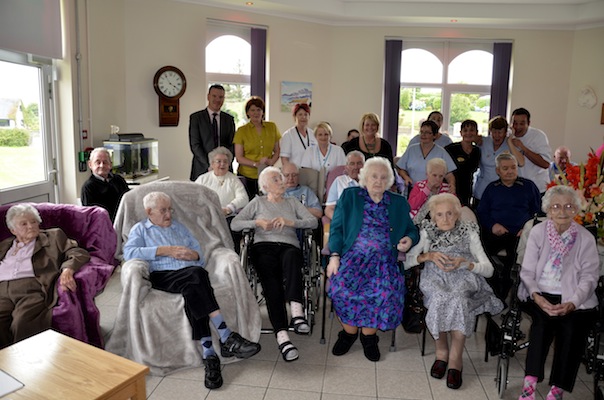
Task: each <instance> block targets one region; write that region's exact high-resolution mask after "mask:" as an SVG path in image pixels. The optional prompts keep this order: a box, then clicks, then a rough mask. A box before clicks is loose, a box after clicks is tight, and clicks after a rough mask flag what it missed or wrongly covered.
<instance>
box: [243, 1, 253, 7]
mask: <svg viewBox="0 0 604 400" xmlns="http://www.w3.org/2000/svg"><path fill="white" fill-rule="evenodd" d="M245 5H246V6H253V5H254V2H253V1H246V2H245Z"/></svg>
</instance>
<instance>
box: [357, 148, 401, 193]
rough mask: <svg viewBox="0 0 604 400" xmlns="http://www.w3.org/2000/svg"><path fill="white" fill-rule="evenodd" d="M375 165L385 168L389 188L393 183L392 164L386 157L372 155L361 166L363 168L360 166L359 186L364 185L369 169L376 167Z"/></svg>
mask: <svg viewBox="0 0 604 400" xmlns="http://www.w3.org/2000/svg"><path fill="white" fill-rule="evenodd" d="M376 167H382V168H384V169H385V170H386V172H387V174H388V186H387V187H388V188H390V186H392V185H393V184H394V172H393V171H392V164H390V161H388V160H387V159H385V158H384V157H379V156H378V157H372V158H370V159H369V160H367V161H366V162H365V165H364V166H363V168H361V171H359V185H360V186H361V187H365V186H366V184H367V182H366V180H367V175H368V174H369V170H371V169H373V168H376Z"/></svg>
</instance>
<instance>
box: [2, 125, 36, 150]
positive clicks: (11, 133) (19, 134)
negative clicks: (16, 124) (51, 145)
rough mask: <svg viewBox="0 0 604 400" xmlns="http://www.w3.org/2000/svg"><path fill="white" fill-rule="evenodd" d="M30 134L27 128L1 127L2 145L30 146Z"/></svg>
mask: <svg viewBox="0 0 604 400" xmlns="http://www.w3.org/2000/svg"><path fill="white" fill-rule="evenodd" d="M29 143H30V134H29V132H28V131H26V130H25V129H0V147H24V146H29Z"/></svg>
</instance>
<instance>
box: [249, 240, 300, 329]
mask: <svg viewBox="0 0 604 400" xmlns="http://www.w3.org/2000/svg"><path fill="white" fill-rule="evenodd" d="M250 253H251V256H252V264H253V265H254V269H255V270H256V273H257V274H258V279H259V280H260V284H261V285H262V290H263V292H264V297H265V298H266V307H267V309H268V317H269V319H270V321H271V324H272V325H273V329H274V330H275V332H279V331H281V330H284V329H287V328H288V327H289V323H288V321H287V309H286V308H285V302H286V301H287V302H290V301H297V302H299V303H303V300H302V299H303V277H302V267H303V263H304V261H303V259H302V251H301V250H300V249H299V248H297V247H294V246H292V245H291V244H286V243H266V242H261V243H257V244H254V245H253V246H252V248H251V251H250Z"/></svg>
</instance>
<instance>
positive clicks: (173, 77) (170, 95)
mask: <svg viewBox="0 0 604 400" xmlns="http://www.w3.org/2000/svg"><path fill="white" fill-rule="evenodd" d="M153 86H154V88H155V92H156V93H157V94H158V95H159V126H178V120H179V117H180V106H179V99H180V97H181V96H182V95H183V94H184V92H185V90H186V89H187V81H186V80H185V76H184V74H183V73H182V71H181V70H179V69H178V68H176V67H172V66H166V67H162V68H160V69H159V70H158V71H157V72H156V73H155V77H154V78H153Z"/></svg>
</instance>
